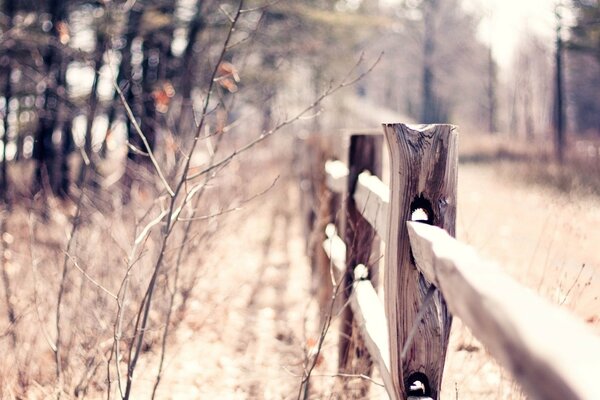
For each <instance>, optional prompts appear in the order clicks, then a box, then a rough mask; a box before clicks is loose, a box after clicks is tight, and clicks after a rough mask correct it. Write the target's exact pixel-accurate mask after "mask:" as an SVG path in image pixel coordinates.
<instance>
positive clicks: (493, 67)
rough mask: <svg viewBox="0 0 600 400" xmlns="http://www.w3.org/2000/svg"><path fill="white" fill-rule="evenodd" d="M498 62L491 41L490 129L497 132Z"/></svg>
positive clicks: (489, 73) (489, 62)
mask: <svg viewBox="0 0 600 400" xmlns="http://www.w3.org/2000/svg"><path fill="white" fill-rule="evenodd" d="M496 75H497V73H496V62H495V61H494V57H493V53H492V45H491V43H490V46H489V50H488V87H487V89H488V90H487V95H488V130H489V132H490V133H495V132H496V131H497V130H498V127H497V125H496V79H497V77H496Z"/></svg>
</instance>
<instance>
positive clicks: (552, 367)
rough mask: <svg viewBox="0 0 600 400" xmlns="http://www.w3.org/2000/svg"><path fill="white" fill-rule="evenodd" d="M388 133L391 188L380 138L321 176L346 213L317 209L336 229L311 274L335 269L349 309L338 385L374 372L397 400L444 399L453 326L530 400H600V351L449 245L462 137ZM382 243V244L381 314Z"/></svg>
mask: <svg viewBox="0 0 600 400" xmlns="http://www.w3.org/2000/svg"><path fill="white" fill-rule="evenodd" d="M383 131H384V132H383V137H385V142H386V143H387V148H388V153H389V163H387V164H389V168H388V169H389V171H388V172H389V181H390V186H389V188H388V186H386V185H385V184H384V183H383V182H382V180H381V174H382V161H381V160H382V148H383V140H382V139H383V137H382V135H381V134H375V133H374V132H368V133H357V134H352V135H349V146H348V147H346V148H347V149H348V154H347V157H345V158H347V160H346V162H343V161H339V160H335V161H333V160H332V161H327V162H326V163H325V166H324V170H325V171H324V172H325V183H326V186H327V188H328V189H329V190H330V191H331V193H337V194H338V195H339V196H338V198H340V199H343V201H338V202H337V206H332V203H331V199H332V198H335V196H334V195H333V194H331V195H330V196H327V199H328V201H327V202H325V201H321V204H322V206H321V208H323V207H324V206H323V204H325V203H326V204H327V207H326V209H327V212H328V214H329V215H328V218H329V221H328V222H330V223H329V224H327V225H326V227H325V229H324V232H319V233H320V234H322V236H317V237H321V239H323V240H322V251H323V252H324V253H325V254H327V256H328V259H326V260H327V262H326V263H321V265H318V266H316V267H315V270H317V269H321V270H323V269H327V271H326V272H322V273H321V276H324V275H327V274H330V271H329V265H330V264H332V265H333V266H334V267H335V268H333V270H334V275H335V276H337V277H338V279H339V281H340V282H341V288H343V290H342V292H341V293H339V297H341V300H340V304H346V303H349V304H350V306H351V307H346V308H345V309H344V310H343V314H342V322H341V325H340V326H341V328H340V329H341V332H340V340H339V369H340V373H342V375H343V374H347V373H353V374H365V375H369V374H370V373H371V365H372V364H371V362H372V363H373V364H374V365H376V366H377V368H378V370H379V373H380V375H381V377H382V379H383V382H384V385H385V388H386V391H387V393H388V394H389V397H390V399H417V398H424V399H426V398H430V399H434V400H437V399H439V398H440V389H441V383H442V372H443V369H444V362H445V357H446V351H447V347H448V339H449V334H450V327H451V322H452V316H453V315H454V316H456V317H458V318H460V319H461V320H462V321H463V322H464V324H465V325H466V326H467V327H468V328H469V329H470V330H471V331H472V333H473V334H474V335H475V336H476V337H477V338H478V339H479V341H481V342H482V344H483V345H484V346H485V347H486V349H487V350H488V352H489V353H490V354H491V355H492V356H493V357H494V358H496V359H497V360H498V361H499V362H500V363H501V364H502V365H503V366H504V367H505V368H506V369H507V370H508V371H509V372H511V374H512V376H513V378H514V379H515V380H516V381H517V382H518V383H519V384H520V385H521V388H522V390H523V392H524V393H525V394H527V395H528V396H529V397H530V398H532V399H557V400H558V399H560V400H566V399H586V400H587V399H589V400H591V399H600V339H599V338H598V337H596V336H594V335H593V334H592V333H591V332H590V331H588V329H587V327H585V325H584V324H583V323H582V322H580V321H579V320H577V319H576V318H574V317H573V316H571V315H570V314H568V313H567V312H566V311H564V310H563V309H559V308H558V307H557V306H554V305H551V304H550V303H548V302H546V301H545V300H543V299H542V298H540V297H538V296H537V295H536V294H534V293H533V292H531V291H530V290H528V289H526V288H524V287H522V286H520V285H519V284H517V283H516V282H515V281H513V280H512V279H511V278H509V277H508V276H507V275H506V274H505V273H503V272H502V271H501V270H500V269H499V268H498V267H496V266H495V265H494V264H493V263H491V262H489V261H487V260H484V259H482V258H480V257H479V256H478V255H477V254H476V253H475V251H474V250H473V249H471V248H470V247H469V246H467V245H465V244H462V243H460V242H458V241H457V240H455V239H454V238H453V236H454V228H455V220H456V184H457V159H458V158H457V136H458V132H457V128H456V127H454V126H451V125H404V124H386V125H384V126H383ZM321 197H323V193H321ZM321 200H322V199H321ZM321 214H323V212H321ZM322 220H323V215H321V218H320V221H321V222H322ZM316 226H319V227H320V228H319V229H321V228H322V227H323V226H325V225H324V224H323V223H321V224H316ZM491 228H492V227H490V229H491ZM340 234H341V236H340ZM378 239H379V240H383V241H384V242H385V258H384V261H385V262H384V268H383V276H382V278H383V289H384V294H385V301H384V302H383V304H382V302H381V301H380V297H379V296H378V294H377V292H376V288H377V287H378V286H379V285H378V282H377V279H378V275H379V270H378V268H377V266H378V265H379V262H378V260H379V259H380V255H379V250H380V248H381V246H380V244H379V242H378ZM316 259H318V258H316ZM329 260H330V261H331V262H329ZM320 298H321V299H322V300H321V301H322V302H323V301H324V299H327V296H320ZM322 306H323V307H325V304H322ZM473 378H474V379H475V380H476V379H477V377H476V376H475V377H473ZM367 390H368V387H367V386H364V387H363V388H362V389H361V390H359V391H358V392H356V391H355V392H354V393H355V396H356V397H359V398H360V397H362V396H365V395H366V392H367Z"/></svg>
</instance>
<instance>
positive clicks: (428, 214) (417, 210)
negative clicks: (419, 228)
mask: <svg viewBox="0 0 600 400" xmlns="http://www.w3.org/2000/svg"><path fill="white" fill-rule="evenodd" d="M410 220H411V221H416V222H423V223H425V224H429V225H433V207H431V202H430V201H429V200H427V199H426V198H425V197H423V195H422V194H421V195H419V196H417V197H415V199H414V200H413V201H412V203H411V204H410Z"/></svg>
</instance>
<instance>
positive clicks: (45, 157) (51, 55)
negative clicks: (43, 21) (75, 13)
mask: <svg viewBox="0 0 600 400" xmlns="http://www.w3.org/2000/svg"><path fill="white" fill-rule="evenodd" d="M66 6H67V4H65V3H64V2H62V1H60V0H52V1H51V2H50V5H49V10H48V11H49V12H50V15H51V16H52V17H51V18H52V20H51V21H52V31H51V32H52V35H53V36H55V37H56V38H57V39H58V40H59V41H60V32H59V29H60V28H59V26H60V25H61V24H64V23H65V20H66V15H67V9H66ZM44 65H45V66H46V71H47V73H48V76H49V82H50V83H49V84H48V85H47V86H46V88H45V89H44V95H43V107H42V108H43V109H41V110H39V112H40V115H41V117H40V123H39V128H38V130H37V132H36V135H35V145H34V151H33V158H34V159H35V160H36V162H37V168H36V172H35V180H34V192H37V191H40V190H42V189H43V188H44V183H49V184H50V189H51V190H52V191H53V192H54V193H59V187H58V184H57V182H58V181H59V179H57V175H56V174H57V171H56V170H57V168H56V166H57V165H56V150H55V148H54V145H53V143H52V135H53V134H54V130H55V129H56V128H57V122H58V116H59V114H60V98H59V96H58V92H62V94H65V95H66V91H65V87H64V82H65V75H66V67H67V63H66V62H63V56H62V54H61V51H60V50H59V49H56V48H55V47H49V48H48V49H46V54H45V55H44ZM52 82H53V83H54V85H53V84H52ZM61 137H64V134H63V135H61ZM46 180H47V182H46Z"/></svg>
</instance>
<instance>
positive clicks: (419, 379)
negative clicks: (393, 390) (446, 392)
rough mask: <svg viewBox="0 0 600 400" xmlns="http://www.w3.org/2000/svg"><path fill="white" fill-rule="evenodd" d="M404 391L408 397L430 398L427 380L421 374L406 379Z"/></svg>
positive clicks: (414, 374) (417, 373)
mask: <svg viewBox="0 0 600 400" xmlns="http://www.w3.org/2000/svg"><path fill="white" fill-rule="evenodd" d="M406 389H407V394H408V395H409V396H417V397H418V396H422V397H428V396H431V390H430V388H429V379H427V376H426V375H425V374H424V373H422V372H415V373H413V374H411V375H410V376H409V377H408V379H407V380H406Z"/></svg>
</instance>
